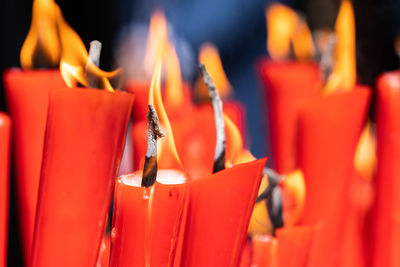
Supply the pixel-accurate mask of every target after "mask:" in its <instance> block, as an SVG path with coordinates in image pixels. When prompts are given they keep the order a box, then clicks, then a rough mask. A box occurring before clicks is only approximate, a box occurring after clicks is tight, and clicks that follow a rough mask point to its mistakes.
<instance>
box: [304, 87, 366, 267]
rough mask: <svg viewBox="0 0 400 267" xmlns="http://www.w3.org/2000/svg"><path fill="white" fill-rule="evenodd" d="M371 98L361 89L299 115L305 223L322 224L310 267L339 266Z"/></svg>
mask: <svg viewBox="0 0 400 267" xmlns="http://www.w3.org/2000/svg"><path fill="white" fill-rule="evenodd" d="M369 98H370V90H369V89H368V88H362V87H359V88H355V89H353V90H352V91H348V92H340V93H335V94H332V95H329V96H320V97H316V98H315V99H313V100H312V101H310V102H309V103H308V104H307V106H304V108H303V109H302V110H301V113H300V115H299V137H298V138H299V140H298V158H299V159H298V161H299V167H300V169H301V170H302V171H303V172H304V177H305V183H306V200H305V206H304V212H303V214H302V217H301V221H302V223H303V224H304V225H317V226H318V229H317V230H316V242H315V243H314V244H315V249H313V254H312V255H311V258H310V261H311V262H310V265H309V266H334V265H336V264H338V258H339V250H340V249H339V244H340V243H341V238H342V236H343V226H344V225H343V223H344V216H345V214H346V208H347V206H348V204H349V198H348V188H349V185H350V179H351V176H352V170H353V158H354V152H355V148H356V145H357V142H358V138H359V135H360V133H361V129H362V125H363V124H364V122H365V120H366V116H367V112H368V104H369Z"/></svg>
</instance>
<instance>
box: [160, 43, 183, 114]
mask: <svg viewBox="0 0 400 267" xmlns="http://www.w3.org/2000/svg"><path fill="white" fill-rule="evenodd" d="M164 62H165V70H166V74H167V77H166V86H165V90H164V101H165V104H166V105H167V104H168V107H169V108H171V109H174V110H178V109H179V108H181V106H182V104H183V102H184V96H183V87H182V76H181V67H180V65H179V59H178V56H177V54H176V51H175V47H174V46H173V44H171V43H168V44H167V52H166V53H165V55H164Z"/></svg>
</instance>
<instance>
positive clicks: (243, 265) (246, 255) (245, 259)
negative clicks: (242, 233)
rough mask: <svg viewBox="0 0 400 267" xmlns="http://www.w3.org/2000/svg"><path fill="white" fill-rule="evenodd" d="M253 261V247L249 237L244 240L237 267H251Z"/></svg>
mask: <svg viewBox="0 0 400 267" xmlns="http://www.w3.org/2000/svg"><path fill="white" fill-rule="evenodd" d="M252 261H253V248H252V243H251V240H250V239H247V240H246V241H245V245H244V247H243V251H242V257H241V259H240V265H239V267H251V264H252Z"/></svg>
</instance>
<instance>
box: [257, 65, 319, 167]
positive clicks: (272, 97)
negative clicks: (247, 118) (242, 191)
mask: <svg viewBox="0 0 400 267" xmlns="http://www.w3.org/2000/svg"><path fill="white" fill-rule="evenodd" d="M258 71H259V75H260V77H261V80H262V82H263V85H264V89H265V97H266V102H267V108H268V110H266V112H267V113H268V118H269V125H270V127H269V128H270V129H271V140H270V142H269V143H270V145H271V152H272V156H271V158H272V164H273V168H274V169H275V170H276V171H278V172H279V173H288V172H290V171H293V170H294V169H295V168H296V167H297V166H296V155H295V142H296V140H295V137H296V129H297V127H296V122H297V117H298V112H299V109H300V107H301V105H302V103H303V102H304V101H305V100H307V99H308V98H310V97H312V96H314V95H317V94H318V92H319V90H321V88H322V78H321V74H320V70H319V68H318V66H317V65H315V64H313V63H307V62H305V63H298V62H292V61H285V62H274V61H271V60H266V59H264V60H262V61H261V62H260V64H259V65H258Z"/></svg>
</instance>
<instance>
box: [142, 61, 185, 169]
mask: <svg viewBox="0 0 400 267" xmlns="http://www.w3.org/2000/svg"><path fill="white" fill-rule="evenodd" d="M161 67H162V63H161V61H159V62H157V63H156V68H155V70H154V74H153V78H152V80H151V85H150V90H149V104H150V105H153V106H154V108H155V109H156V112H157V115H158V118H159V121H160V125H161V127H162V128H163V129H164V130H165V133H166V134H165V137H163V138H161V139H160V140H159V142H158V143H162V150H160V151H159V153H158V156H159V163H158V164H159V165H160V167H161V168H163V167H164V168H173V169H182V163H181V160H180V159H179V156H178V152H177V150H176V146H175V140H174V135H173V132H172V128H171V124H170V123H169V119H168V116H167V113H166V112H165V109H164V104H163V102H162V97H161Z"/></svg>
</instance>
